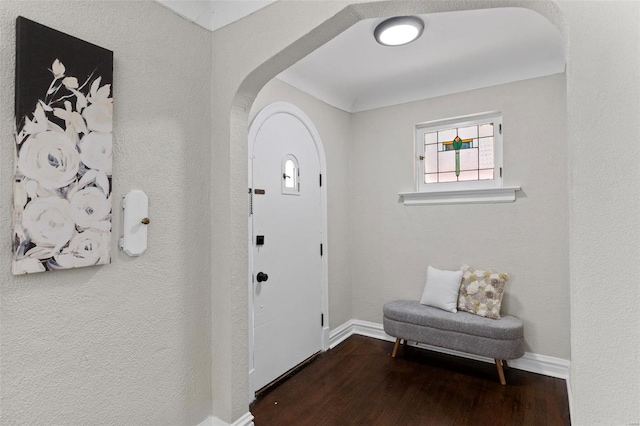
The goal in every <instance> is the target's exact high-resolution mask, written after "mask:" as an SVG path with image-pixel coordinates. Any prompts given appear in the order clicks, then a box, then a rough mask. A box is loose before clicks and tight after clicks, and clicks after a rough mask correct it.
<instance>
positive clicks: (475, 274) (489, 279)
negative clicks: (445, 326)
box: [458, 265, 509, 319]
mask: <svg viewBox="0 0 640 426" xmlns="http://www.w3.org/2000/svg"><path fill="white" fill-rule="evenodd" d="M460 269H461V270H462V285H460V293H459V294H458V310H459V311H466V312H470V313H472V314H476V315H479V316H481V317H487V318H492V319H500V305H502V295H503V294H504V285H505V284H506V282H507V280H508V279H509V276H508V275H507V274H501V273H497V272H493V271H491V270H486V271H485V270H480V269H474V268H472V267H471V266H468V265H464V266H463V267H462V268H460Z"/></svg>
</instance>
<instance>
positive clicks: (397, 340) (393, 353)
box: [391, 337, 400, 358]
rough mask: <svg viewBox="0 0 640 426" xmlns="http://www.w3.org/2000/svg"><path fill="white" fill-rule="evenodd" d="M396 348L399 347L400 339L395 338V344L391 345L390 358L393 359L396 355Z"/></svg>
mask: <svg viewBox="0 0 640 426" xmlns="http://www.w3.org/2000/svg"><path fill="white" fill-rule="evenodd" d="M398 346H400V338H399V337H398V338H396V344H395V345H393V352H391V358H395V357H396V354H397V353H398Z"/></svg>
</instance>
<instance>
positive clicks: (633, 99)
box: [562, 1, 640, 425]
mask: <svg viewBox="0 0 640 426" xmlns="http://www.w3.org/2000/svg"><path fill="white" fill-rule="evenodd" d="M562 7H563V8H564V9H565V13H566V19H567V22H568V25H569V45H570V50H569V66H568V69H567V79H568V84H567V88H568V94H567V103H568V115H569V120H568V142H569V160H570V161H569V164H570V171H571V206H570V210H571V267H570V276H571V349H572V351H571V352H572V356H571V358H572V363H571V370H572V371H571V381H572V385H573V404H574V405H573V406H574V413H575V418H574V419H572V420H573V423H574V424H576V425H596V424H598V425H600V424H602V425H605V424H606V425H633V424H640V311H639V310H638V307H637V303H638V300H640V285H639V284H638V276H640V226H638V221H639V220H640V217H639V212H640V195H638V186H639V184H640V144H638V143H637V141H640V3H638V2H635V1H631V2H576V3H574V2H568V3H566V4H565V3H563V4H562Z"/></svg>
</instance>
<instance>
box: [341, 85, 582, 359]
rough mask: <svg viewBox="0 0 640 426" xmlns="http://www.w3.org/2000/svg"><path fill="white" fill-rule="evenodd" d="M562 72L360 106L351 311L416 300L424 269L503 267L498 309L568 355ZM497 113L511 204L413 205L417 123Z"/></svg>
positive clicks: (533, 348)
mask: <svg viewBox="0 0 640 426" xmlns="http://www.w3.org/2000/svg"><path fill="white" fill-rule="evenodd" d="M565 93H566V87H565V78H564V75H556V76H551V77H545V78H537V79H533V80H526V81H523V82H518V83H511V84H505V85H501V86H495V87H491V88H487V89H480V90H473V91H470V92H464V93H458V94H454V95H449V96H443V97H439V98H434V99H428V100H425V101H420V102H412V103H407V104H402V105H397V106H392V107H388V108H380V109H376V110H371V111H366V112H361V113H357V114H354V116H353V130H354V138H353V141H352V145H351V147H352V150H351V157H352V161H351V171H350V172H351V178H350V183H351V192H352V204H351V207H350V214H351V227H350V237H351V238H350V239H351V241H352V252H351V259H352V286H353V311H354V317H355V318H358V319H362V320H366V321H373V322H377V323H381V322H382V305H384V303H386V302H389V301H391V300H395V299H400V298H406V299H412V300H420V297H421V296H422V290H423V289H424V283H425V276H426V271H427V265H432V266H434V267H436V268H441V269H451V270H456V269H459V268H460V266H462V265H463V264H469V265H472V266H474V267H477V268H492V269H495V270H498V271H503V272H508V273H509V274H510V277H511V279H510V280H509V281H508V282H507V287H506V295H505V298H504V305H503V309H502V311H503V312H506V313H510V314H512V315H516V316H518V317H519V318H520V319H522V321H523V322H524V325H525V342H526V348H525V350H527V351H528V352H534V353H538V354H543V355H549V356H555V357H560V358H565V359H569V357H570V348H569V309H568V306H569V214H568V187H567V176H568V173H567V154H566V151H567V146H566V99H565ZM486 111H501V112H502V116H503V120H504V124H503V128H504V131H503V145H504V150H503V152H504V158H505V160H504V184H505V186H521V187H522V189H523V190H522V191H520V192H518V193H517V201H516V202H515V203H509V204H477V205H475V204H473V205H472V204H465V205H442V206H440V205H437V206H417V207H416V206H414V207H406V206H405V205H404V204H403V203H402V202H401V201H400V200H399V197H398V193H399V192H406V191H413V190H414V187H415V184H414V182H415V180H414V172H413V165H414V154H413V153H414V147H413V140H414V125H415V124H416V123H421V122H424V121H431V120H437V119H441V118H449V117H456V116H461V115H467V114H473V113H478V112H486Z"/></svg>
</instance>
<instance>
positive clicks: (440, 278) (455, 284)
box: [420, 266, 462, 312]
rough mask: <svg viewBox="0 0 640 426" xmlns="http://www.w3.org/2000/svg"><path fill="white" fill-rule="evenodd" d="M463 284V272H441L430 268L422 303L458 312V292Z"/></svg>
mask: <svg viewBox="0 0 640 426" xmlns="http://www.w3.org/2000/svg"><path fill="white" fill-rule="evenodd" d="M461 282H462V271H441V270H440V269H436V268H433V267H431V266H429V267H428V268H427V283H426V284H425V286H424V292H423V293H422V299H421V300H420V303H421V304H423V305H427V306H433V307H434V308H438V309H442V310H445V311H449V312H458V309H457V305H458V292H459V291H460V283H461Z"/></svg>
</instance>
